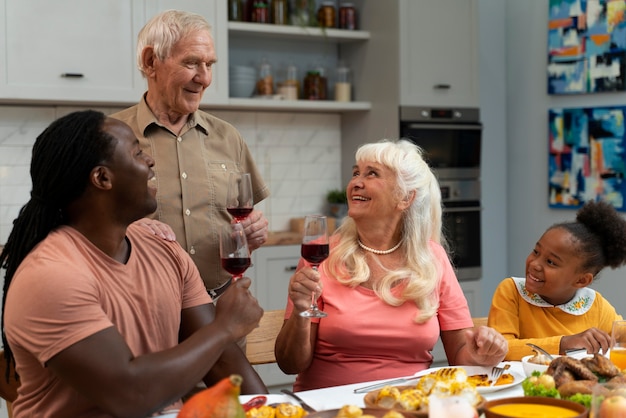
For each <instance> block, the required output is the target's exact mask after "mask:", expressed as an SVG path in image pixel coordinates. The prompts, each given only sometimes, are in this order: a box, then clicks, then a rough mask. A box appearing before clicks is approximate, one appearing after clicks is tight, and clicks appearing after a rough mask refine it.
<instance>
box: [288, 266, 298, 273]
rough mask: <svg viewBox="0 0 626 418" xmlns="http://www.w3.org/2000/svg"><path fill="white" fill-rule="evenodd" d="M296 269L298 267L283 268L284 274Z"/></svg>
mask: <svg viewBox="0 0 626 418" xmlns="http://www.w3.org/2000/svg"><path fill="white" fill-rule="evenodd" d="M297 268H298V266H287V267H285V271H286V272H291V271H296V269H297Z"/></svg>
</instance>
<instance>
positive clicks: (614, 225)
mask: <svg viewBox="0 0 626 418" xmlns="http://www.w3.org/2000/svg"><path fill="white" fill-rule="evenodd" d="M554 228H563V229H565V230H567V231H569V232H570V233H571V234H572V236H573V237H574V238H575V239H576V240H577V245H578V248H577V251H578V253H579V255H580V257H581V258H583V259H584V260H585V261H584V262H583V265H582V267H583V268H584V269H585V270H589V271H592V272H593V273H594V276H596V275H597V274H598V273H599V272H600V271H601V270H602V269H604V268H605V267H606V266H610V267H611V268H617V267H620V266H622V265H624V264H625V263H626V219H624V218H623V217H622V216H621V215H620V214H619V213H618V212H617V211H616V210H615V208H614V207H613V206H612V205H611V204H609V203H607V202H595V201H589V202H587V203H585V205H584V206H583V207H582V208H580V209H579V210H578V212H577V214H576V221H573V222H561V223H557V224H554V225H552V226H551V227H550V228H549V229H554Z"/></svg>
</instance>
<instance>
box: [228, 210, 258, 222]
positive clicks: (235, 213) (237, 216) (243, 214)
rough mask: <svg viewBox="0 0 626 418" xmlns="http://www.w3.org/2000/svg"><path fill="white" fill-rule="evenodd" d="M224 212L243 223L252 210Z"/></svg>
mask: <svg viewBox="0 0 626 418" xmlns="http://www.w3.org/2000/svg"><path fill="white" fill-rule="evenodd" d="M226 210H227V211H228V213H230V214H231V216H232V217H233V218H235V219H236V220H238V221H243V220H244V219H246V218H247V217H248V215H250V213H251V212H252V208H226Z"/></svg>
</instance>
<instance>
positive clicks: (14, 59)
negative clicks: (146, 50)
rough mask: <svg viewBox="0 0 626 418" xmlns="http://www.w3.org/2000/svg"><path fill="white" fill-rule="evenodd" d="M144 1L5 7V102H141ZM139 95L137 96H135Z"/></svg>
mask: <svg viewBox="0 0 626 418" xmlns="http://www.w3.org/2000/svg"><path fill="white" fill-rule="evenodd" d="M142 5H143V1H142V0H125V1H120V0H103V1H84V0H55V1H41V0H0V59H1V60H2V64H0V76H1V78H0V99H11V100H42V101H48V102H50V101H54V102H55V103H63V102H75V103H76V102H81V101H82V102H89V103H93V102H118V103H124V102H136V101H137V100H138V99H139V95H140V94H141V91H142V90H143V87H142V82H143V81H142V79H141V75H140V74H139V71H138V70H137V69H136V65H135V40H136V37H137V32H138V30H139V28H140V26H139V25H140V23H141V21H142V16H143V8H142ZM137 92H139V93H137Z"/></svg>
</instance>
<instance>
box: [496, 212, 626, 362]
mask: <svg viewBox="0 0 626 418" xmlns="http://www.w3.org/2000/svg"><path fill="white" fill-rule="evenodd" d="M624 263H626V220H624V219H623V218H622V217H621V215H619V214H618V213H617V212H616V211H615V209H614V208H613V206H611V205H609V204H608V203H604V202H588V203H586V204H585V205H584V206H583V207H582V208H581V209H580V210H579V211H578V213H577V215H576V221H574V222H564V223H559V224H555V225H553V226H551V227H550V228H548V229H547V230H546V232H544V234H543V235H542V236H541V238H540V239H539V241H537V243H536V244H535V248H533V250H532V251H531V252H530V254H529V255H528V258H527V259H526V277H525V278H519V277H510V278H507V279H505V280H503V281H502V282H501V283H500V284H499V285H498V288H497V289H496V291H495V293H494V296H493V300H492V303H491V310H490V311H489V321H488V323H489V326H490V327H493V328H495V329H496V330H498V331H499V332H500V333H501V334H502V335H504V337H505V338H506V339H507V340H508V342H509V352H508V354H507V356H506V358H505V360H520V359H521V358H522V357H523V356H526V355H529V354H532V349H531V348H530V347H528V346H527V345H526V343H529V342H530V343H533V344H536V345H538V346H540V347H543V348H544V349H546V350H547V351H548V352H550V353H554V354H556V353H559V354H564V353H565V351H566V350H570V349H579V348H585V349H586V350H587V353H597V352H599V351H600V350H602V352H606V351H607V350H608V349H609V346H610V341H611V337H610V335H609V334H610V332H611V326H612V324H613V321H615V320H618V319H622V317H621V315H618V314H617V312H616V311H615V308H614V307H613V306H612V305H611V304H610V303H609V302H608V301H607V300H606V299H604V298H603V297H602V295H600V293H598V292H596V291H595V290H593V289H590V288H589V287H588V286H589V285H590V284H591V283H592V282H593V281H594V280H595V279H596V277H598V273H600V271H602V269H604V267H606V266H610V267H611V268H616V267H619V266H621V265H623V264H624Z"/></svg>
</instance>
